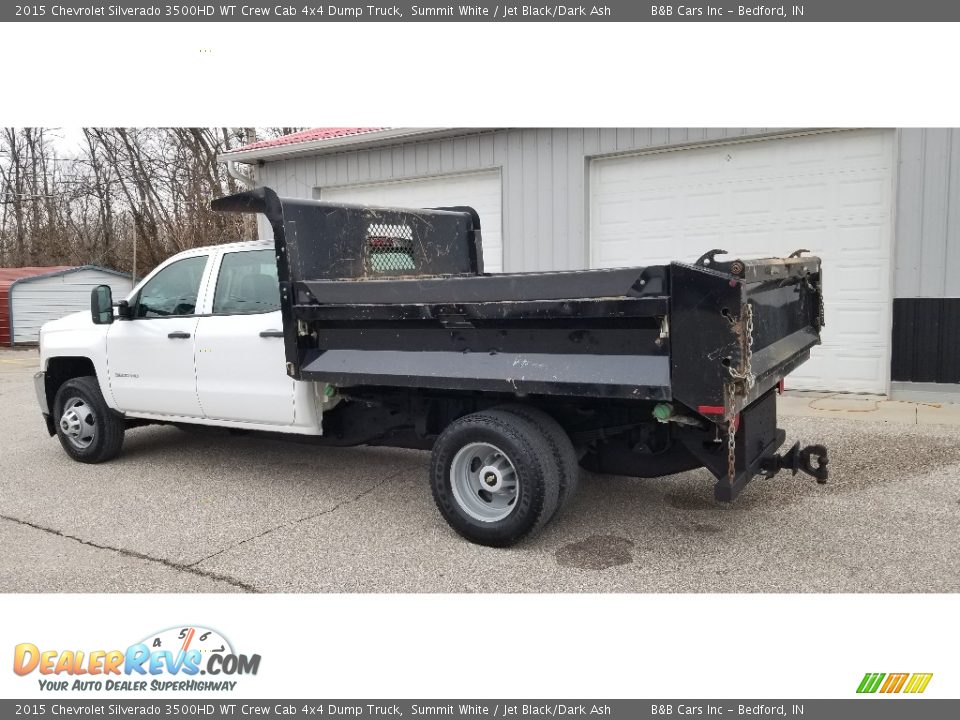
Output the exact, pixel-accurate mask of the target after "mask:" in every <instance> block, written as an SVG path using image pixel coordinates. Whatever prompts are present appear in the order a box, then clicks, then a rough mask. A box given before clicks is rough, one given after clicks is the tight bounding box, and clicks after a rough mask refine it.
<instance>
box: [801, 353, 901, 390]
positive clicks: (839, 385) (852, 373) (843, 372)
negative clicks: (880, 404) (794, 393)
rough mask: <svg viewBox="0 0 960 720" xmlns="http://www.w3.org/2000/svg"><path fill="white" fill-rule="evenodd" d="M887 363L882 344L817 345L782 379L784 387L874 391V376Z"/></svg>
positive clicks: (886, 354)
mask: <svg viewBox="0 0 960 720" xmlns="http://www.w3.org/2000/svg"><path fill="white" fill-rule="evenodd" d="M888 364H889V359H888V353H887V349H886V347H884V346H874V347H870V346H864V347H859V348H850V347H849V346H847V345H836V344H831V345H827V344H824V345H819V346H817V347H815V348H813V350H812V351H811V352H810V360H809V361H807V362H806V363H804V364H803V365H801V366H800V367H799V368H797V369H796V370H794V371H793V372H792V373H791V374H790V375H789V376H788V377H787V378H786V380H785V385H786V388H787V389H788V390H808V389H811V390H837V389H839V390H842V391H844V392H860V393H876V392H878V391H877V389H876V379H875V378H876V377H877V375H879V374H882V373H886V368H887V365H888Z"/></svg>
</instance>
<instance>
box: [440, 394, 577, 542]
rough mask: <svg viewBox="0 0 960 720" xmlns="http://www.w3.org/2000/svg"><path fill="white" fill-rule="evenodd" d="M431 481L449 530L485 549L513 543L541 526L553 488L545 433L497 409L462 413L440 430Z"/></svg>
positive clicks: (550, 509) (554, 498)
mask: <svg viewBox="0 0 960 720" xmlns="http://www.w3.org/2000/svg"><path fill="white" fill-rule="evenodd" d="M430 484H431V488H432V490H433V499H434V501H435V502H436V503H437V508H438V509H439V510H440V514H441V515H443V517H444V519H445V520H446V521H447V522H448V523H449V524H450V526H451V527H452V528H453V529H454V530H456V531H457V532H458V533H459V534H460V535H462V536H463V537H465V538H466V539H468V540H470V541H472V542H475V543H479V544H481V545H489V546H492V547H507V546H509V545H513V544H514V543H516V542H519V541H520V540H521V539H522V538H524V537H526V536H527V535H529V534H530V533H531V532H533V531H535V530H538V529H539V528H540V527H542V526H543V525H544V524H546V523H547V521H548V520H549V519H550V518H551V517H552V516H553V514H554V512H555V511H556V508H557V504H558V501H559V490H560V485H559V481H558V478H557V474H556V472H555V464H554V461H553V458H552V455H551V447H550V442H549V441H548V439H547V438H546V436H545V435H544V434H543V432H542V431H541V430H539V429H538V428H537V427H536V426H535V425H534V424H533V423H531V422H530V421H529V420H527V419H525V418H523V417H520V416H518V415H514V414H512V413H509V412H505V411H502V410H488V411H485V412H479V413H474V414H473V415H467V416H466V417H462V418H460V419H459V420H456V421H455V422H453V423H451V424H450V425H449V426H448V427H447V429H446V430H444V431H443V433H441V435H440V437H439V438H437V442H436V444H435V445H434V448H433V455H432V457H431V462H430Z"/></svg>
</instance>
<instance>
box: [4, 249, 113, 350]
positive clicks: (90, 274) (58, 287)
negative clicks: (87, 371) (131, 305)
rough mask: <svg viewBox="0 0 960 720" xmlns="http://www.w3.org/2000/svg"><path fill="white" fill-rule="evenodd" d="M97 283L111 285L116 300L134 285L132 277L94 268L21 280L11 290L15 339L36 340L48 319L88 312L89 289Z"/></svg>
mask: <svg viewBox="0 0 960 720" xmlns="http://www.w3.org/2000/svg"><path fill="white" fill-rule="evenodd" d="M97 285H109V286H110V288H111V289H112V290H113V297H114V299H115V300H119V299H120V298H123V297H126V296H127V294H128V293H129V292H130V290H131V289H132V285H131V283H130V280H129V278H125V277H121V276H120V275H114V274H113V273H107V272H103V271H101V270H96V269H92V268H91V269H84V270H76V271H74V272H67V273H64V274H61V275H54V276H52V277H45V278H44V277H42V278H31V279H28V280H23V281H21V282H18V283H17V284H16V285H14V286H13V287H12V288H11V292H10V312H11V318H10V320H11V326H12V333H11V336H12V338H13V343H14V344H15V345H16V344H21V343H35V342H37V341H38V339H39V337H40V326H41V325H43V324H44V323H45V322H47V321H48V320H56V319H57V318H61V317H63V316H64V315H69V314H70V313H75V312H80V311H86V312H89V311H90V291H91V290H93V288H95V287H96V286H97Z"/></svg>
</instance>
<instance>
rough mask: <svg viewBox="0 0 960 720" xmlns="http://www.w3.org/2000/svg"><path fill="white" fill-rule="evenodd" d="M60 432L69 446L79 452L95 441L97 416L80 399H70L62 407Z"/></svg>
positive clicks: (84, 401) (87, 404) (88, 405)
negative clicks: (68, 442)
mask: <svg viewBox="0 0 960 720" xmlns="http://www.w3.org/2000/svg"><path fill="white" fill-rule="evenodd" d="M60 430H61V432H63V436H64V437H65V438H67V440H69V441H70V444H71V445H73V446H74V447H75V448H77V449H79V450H85V449H87V448H88V447H90V446H91V445H92V444H93V442H94V440H96V439H97V416H96V415H94V413H93V408H92V407H90V404H89V403H88V402H87V401H86V400H84V399H83V398H81V397H72V398H70V399H69V400H67V402H66V403H64V405H63V415H61V416H60Z"/></svg>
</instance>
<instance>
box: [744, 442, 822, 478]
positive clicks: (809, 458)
mask: <svg viewBox="0 0 960 720" xmlns="http://www.w3.org/2000/svg"><path fill="white" fill-rule="evenodd" d="M829 462H830V458H829V457H827V449H826V448H825V447H824V446H823V445H807V446H806V447H804V448H801V447H800V443H798V442H797V443H794V444H793V447H792V448H790V449H789V450H787V451H786V452H784V453H777V454H776V455H772V456H770V457H768V458H764V459H763V460H762V461H761V462H760V469H761V470H762V471H763V472H764V473H766V474H768V475H776V474H777V473H778V472H780V471H781V470H790V471H791V473H792V474H793V475H796V474H797V471H799V470H803V472H805V473H806V474H807V475H812V476H813V477H815V478H816V479H817V482H818V483H819V484H821V485H823V484H825V483H826V482H827V478H828V477H829V476H830V473H829V472H828V471H827V463H829Z"/></svg>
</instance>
